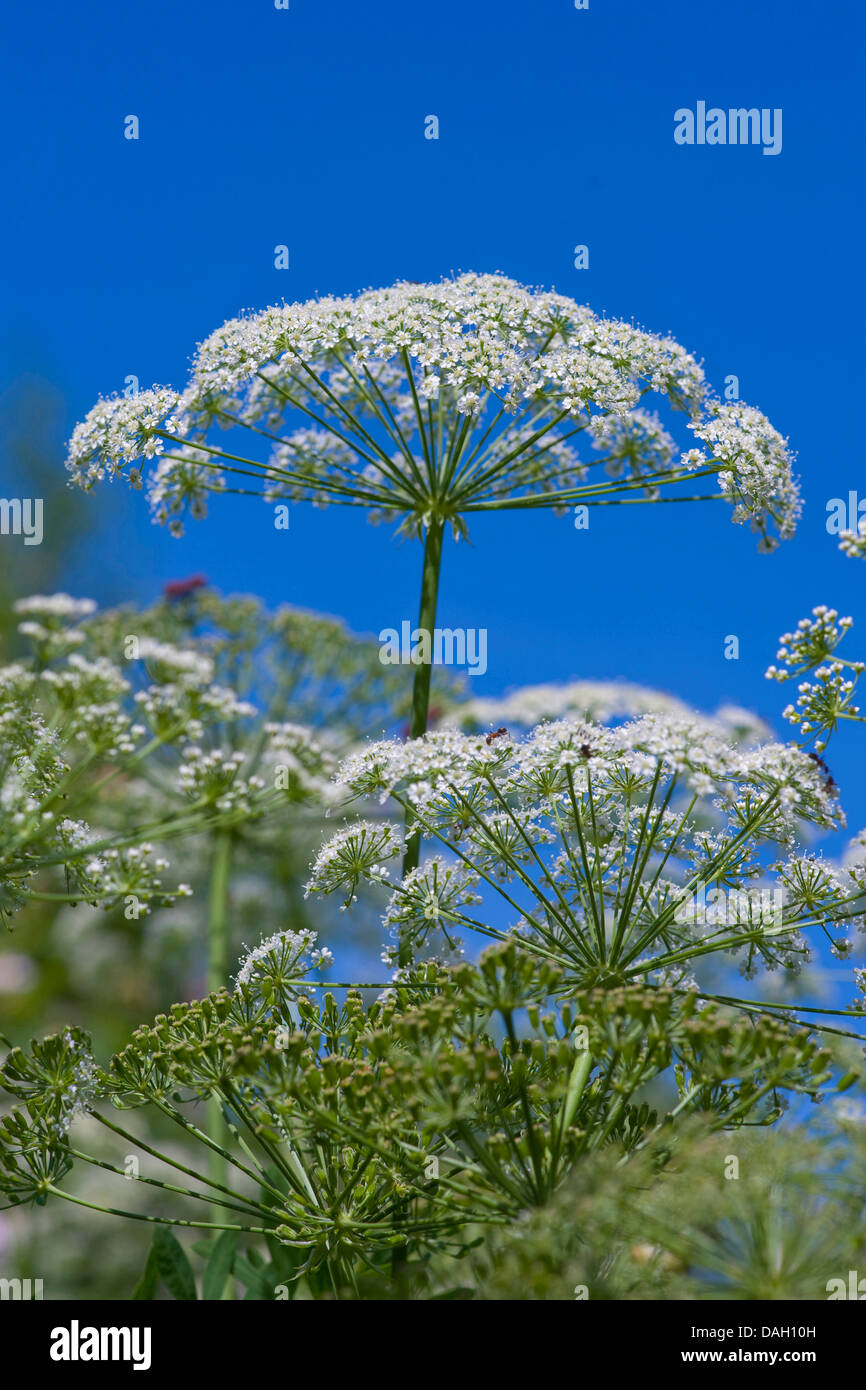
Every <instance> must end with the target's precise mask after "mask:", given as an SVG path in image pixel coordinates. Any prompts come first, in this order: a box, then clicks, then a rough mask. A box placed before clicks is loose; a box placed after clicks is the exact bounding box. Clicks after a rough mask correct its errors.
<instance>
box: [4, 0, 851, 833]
mask: <svg viewBox="0 0 866 1390" xmlns="http://www.w3.org/2000/svg"><path fill="white" fill-rule="evenodd" d="M6 28H7V40H6V44H5V48H6V52H7V56H6V72H5V75H4V81H3V83H2V84H0V107H2V119H3V130H4V135H5V139H4V145H5V146H6V150H5V161H6V171H5V186H6V188H7V190H8V191H9V192H10V197H9V200H8V204H7V214H6V217H5V218H4V225H3V231H2V237H3V240H4V243H5V245H4V248H3V249H4V254H3V265H4V267H5V269H6V271H7V277H8V282H9V283H8V287H7V291H6V293H5V295H4V300H5V303H6V313H7V318H8V320H9V323H10V326H11V330H12V331H11V333H10V334H8V335H7V337H6V346H5V347H4V349H3V351H2V356H0V369H2V379H3V384H4V386H8V385H9V384H10V383H13V382H14V381H15V380H16V379H17V378H19V377H20V376H21V374H22V373H32V374H35V375H37V376H40V377H42V378H44V379H46V380H48V381H50V382H51V383H52V384H53V385H54V386H55V387H56V388H57V389H58V390H59V392H60V393H61V394H62V398H63V401H64V403H65V416H66V419H65V432H66V433H68V432H69V430H70V429H71V427H72V425H73V424H74V422H75V421H76V420H77V419H78V418H80V417H81V416H82V415H83V414H84V413H85V412H86V411H87V410H88V409H89V408H90V406H91V405H92V404H93V402H94V401H95V399H96V397H97V396H98V395H99V394H100V393H101V392H102V393H106V394H107V393H109V392H111V391H113V390H118V389H122V387H123V383H124V379H125V378H126V377H127V376H128V375H130V374H134V375H136V376H137V377H138V378H139V380H140V382H141V383H142V385H143V386H144V385H149V384H151V383H152V382H170V383H172V384H176V385H181V384H182V382H183V380H184V378H185V375H186V369H187V366H188V359H189V356H190V354H191V352H192V350H193V348H194V346H195V344H196V342H197V341H199V340H200V339H201V338H203V337H204V336H205V335H206V334H207V333H208V332H210V331H211V330H212V329H213V328H215V327H216V326H218V325H219V324H220V323H221V322H222V321H223V320H224V319H225V318H226V317H230V316H232V315H234V314H236V313H237V312H238V311H239V310H240V309H242V308H245V307H255V308H257V307H262V306H264V305H265V304H267V303H270V302H274V301H279V300H280V299H283V298H286V299H290V300H292V299H304V298H308V297H310V296H312V295H314V294H316V293H329V294H330V293H344V292H350V291H354V290H357V289H361V288H364V287H366V286H370V285H379V284H387V283H390V282H391V281H393V280H395V279H397V278H401V277H404V276H405V277H408V278H411V279H416V280H425V279H438V278H439V277H440V276H441V275H443V274H449V273H451V272H452V271H459V270H469V269H473V270H502V271H504V272H506V273H507V274H509V275H512V276H514V277H515V278H516V279H519V280H522V281H525V282H527V283H532V284H540V285H544V286H554V287H555V288H556V289H557V290H558V291H560V292H561V293H565V294H568V295H572V296H573V297H574V298H576V299H577V300H579V301H581V302H587V303H589V304H591V305H592V307H593V308H594V309H596V310H598V311H603V312H606V313H609V314H613V315H617V316H622V317H626V318H634V319H635V320H636V321H638V322H640V323H642V324H643V325H644V326H646V327H647V328H650V329H653V330H656V331H670V332H672V333H673V334H674V336H675V337H677V338H678V339H679V341H681V342H682V343H683V344H684V345H685V346H686V347H687V348H689V349H690V350H691V351H693V352H694V353H695V354H696V355H697V356H698V357H700V358H702V359H703V360H704V364H705V368H706V370H707V373H708V375H709V377H710V379H711V380H712V381H713V382H714V384H715V385H716V386H717V387H721V386H722V384H723V382H724V378H725V377H726V376H727V375H728V374H732V373H733V374H736V375H737V376H738V378H739V382H740V393H741V396H742V397H743V399H745V400H747V401H748V402H749V403H751V404H754V405H757V406H759V407H760V408H761V409H762V410H764V411H765V412H766V413H767V414H768V415H769V417H770V419H771V420H772V421H773V423H774V424H775V425H776V426H777V428H779V429H780V430H781V431H782V433H783V434H786V435H787V436H788V437H789V438H790V441H791V444H792V446H793V447H794V448H795V449H796V450H797V452H798V455H799V472H800V474H801V477H802V482H803V488H804V494H805V500H806V507H805V511H804V515H803V519H802V522H801V527H800V530H799V533H798V535H797V537H796V539H795V540H794V541H793V542H789V543H788V544H787V545H785V546H784V547H783V548H782V549H780V550H779V551H777V552H776V553H775V554H774V555H771V556H762V555H759V554H758V553H757V550H756V544H755V538H754V536H752V535H751V534H750V533H749V532H747V531H746V530H744V529H743V528H740V527H733V526H732V525H731V523H730V521H729V514H728V509H727V507H726V506H725V505H724V504H721V503H720V504H713V505H703V506H695V507H657V508H650V507H648V508H606V509H600V510H597V511H594V512H593V514H592V523H591V527H590V530H589V531H588V532H577V531H575V529H574V528H573V526H572V525H571V523H570V521H569V520H568V519H565V520H561V519H557V518H555V517H553V516H552V515H547V514H541V513H527V514H520V513H514V514H510V515H504V516H501V517H492V518H485V519H483V520H480V521H478V522H476V524H475V525H474V526H473V528H472V540H473V545H472V546H471V547H470V548H464V547H460V548H459V549H457V550H455V549H454V548H453V547H452V546H449V547H448V548H447V551H446V556H445V563H444V568H443V582H442V601H441V609H440V613H441V619H442V622H443V623H447V624H449V625H455V626H456V625H460V626H465V627H478V626H484V627H486V628H487V629H488V634H489V636H488V670H487V673H486V675H484V676H483V677H481V676H480V677H477V678H476V680H475V682H474V683H475V684H476V686H477V688H478V690H479V691H483V692H486V693H494V692H499V691H504V690H505V689H507V688H509V687H511V686H514V685H516V684H520V683H524V682H536V681H540V680H556V679H568V678H571V677H586V678H599V679H611V678H616V677H623V678H627V679H630V680H634V681H639V682H641V683H644V684H647V685H655V686H658V687H660V688H664V689H668V690H671V691H673V692H674V693H676V694H678V695H680V696H682V697H684V698H686V699H688V700H691V701H692V702H694V703H695V704H696V705H698V706H700V707H703V708H713V707H715V705H717V704H718V703H719V702H721V701H726V700H730V701H734V702H736V703H740V704H743V705H746V706H749V707H751V708H754V709H756V710H758V711H759V712H761V713H762V714H764V715H765V716H766V717H768V718H770V719H775V720H776V722H777V727H781V725H780V723H779V721H778V713H779V711H780V709H781V706H782V704H783V703H784V699H785V698H787V692H786V691H783V690H782V689H781V688H780V687H777V686H774V685H770V684H769V683H767V682H765V681H764V680H763V678H762V673H763V670H764V669H765V667H766V665H767V664H768V662H769V661H770V660H772V658H773V657H774V655H775V647H776V638H777V636H778V634H779V633H780V632H781V631H783V630H785V629H786V628H788V627H790V626H791V625H792V624H793V623H795V622H796V620H797V619H798V618H799V617H800V616H802V615H804V614H805V613H807V612H808V611H809V609H810V608H811V607H812V606H813V605H814V604H816V603H819V602H827V603H830V604H833V605H835V606H837V607H838V608H839V609H840V610H841V611H843V612H848V613H851V615H852V616H853V617H854V619H855V624H856V626H855V629H854V633H853V634H852V636H851V637H850V638H849V639H848V642H849V644H850V646H851V649H852V654H855V653H854V650H853V649H854V648H855V647H857V648H858V650H859V651H861V652H866V603H864V602H863V598H862V594H863V580H864V577H866V570H864V568H863V567H862V563H858V562H854V561H851V560H846V559H845V558H844V557H843V556H841V555H840V554H839V552H838V550H837V548H836V542H835V539H834V538H833V537H832V536H829V535H828V534H827V532H826V529H825V520H826V505H827V501H828V499H830V498H832V497H834V496H847V493H848V491H849V489H857V488H858V486H859V485H860V480H861V476H862V460H861V458H860V457H859V456H858V450H857V449H856V447H852V437H854V436H855V430H854V429H853V428H852V421H853V420H855V419H856V414H855V412H856V411H857V407H858V403H859V401H860V400H861V399H862V391H863V365H862V360H863V355H862V331H863V329H862V325H863V322H864V307H866V306H864V297H866V296H864V285H863V276H862V272H861V242H862V220H863V219H862V214H863V192H862V175H861V173H860V169H861V157H860V149H859V143H858V142H859V132H860V129H861V124H862V123H861V115H860V103H859V100H858V95H859V92H860V91H861V90H862V87H863V74H862V72H861V71H860V70H859V68H860V66H862V59H860V58H859V56H858V50H862V46H863V45H862V40H863V36H864V29H866V24H864V19H863V14H862V11H861V9H860V7H859V6H858V5H857V4H856V3H854V0H824V3H822V4H821V5H816V6H802V5H801V6H794V5H791V4H790V3H788V2H787V0H786V3H782V0H778V3H777V2H776V0H727V3H725V4H724V5H721V4H719V3H705V0H689V3H687V4H684V3H682V0H678V2H677V3H674V2H673V0H652V3H649V0H646V2H642V0H590V7H589V10H587V11H577V10H575V8H574V5H573V3H572V0H532V2H531V3H530V2H529V0H526V3H520V4H518V3H514V2H513V0H512V2H511V3H494V2H493V0H476V3H472V4H467V3H466V0H460V3H457V0H440V3H437V4H435V5H428V4H422V5H414V6H409V5H406V4H405V3H398V0H381V2H380V3H377V4H373V5H371V4H367V5H358V4H355V3H349V0H291V6H290V9H289V10H288V11H277V10H275V9H274V7H273V4H272V3H270V0H244V2H243V3H241V0H236V2H235V3H228V0H207V3H205V0H185V3H183V4H180V5H178V4H177V3H154V0H142V2H141V3H139V4H137V5H135V6H118V5H115V4H108V3H98V2H97V3H91V4H89V5H88V6H86V7H85V8H84V9H83V10H82V9H81V8H80V7H73V6H68V5H65V4H60V3H52V2H49V3H43V4H41V5H39V6H38V7H23V6H21V7H16V9H15V11H14V13H12V14H11V15H10V16H9V18H8V19H7V25H6ZM698 100H706V102H707V104H708V105H711V106H712V105H717V106H720V107H723V108H727V107H731V106H757V107H759V108H764V107H766V108H773V109H775V108H781V109H782V110H783V113H784V123H783V131H784V139H783V148H782V152H781V154H779V155H778V156H776V157H766V156H764V155H763V154H762V152H761V150H760V148H753V147H718V148H711V147H706V146H705V147H681V146H678V145H676V144H675V143H674V140H673V130H674V112H675V110H676V109H677V108H679V107H685V106H689V107H694V105H695V103H696V102H697V101H698ZM130 113H133V114H136V115H137V116H138V117H139V120H140V139H139V140H138V141H128V140H125V139H124V138H123V122H124V118H125V116H127V115H128V114H130ZM431 113H433V114H436V115H437V116H438V117H439V121H440V138H439V140H438V141H428V140H425V139H424V134H423V132H424V118H425V116H427V115H428V114H431ZM283 243H284V244H286V245H288V247H289V249H290V259H291V264H290V269H289V270H287V271H278V270H276V269H275V268H274V247H275V245H277V244H283ZM577 244H586V245H587V246H588V247H589V254H590V265H589V269H588V270H582V271H578V270H576V269H575V268H574V266H573V248H574V247H575V245H577ZM57 467H58V470H59V469H61V467H62V455H61V452H60V451H59V450H58V457H57ZM863 491H864V495H866V487H864V488H863ZM93 505H94V507H99V509H100V510H99V527H98V529H97V531H96V533H95V534H91V535H89V536H88V538H87V541H86V544H82V546H81V547H80V550H79V553H77V554H76V556H75V557H74V559H73V560H71V561H70V564H69V568H68V576H67V578H66V587H67V588H69V589H70V590H71V591H73V592H76V593H89V594H93V595H94V596H96V597H98V598H99V599H101V600H102V601H104V602H113V601H119V600H123V599H128V598H139V599H142V600H146V599H149V598H151V597H153V596H155V595H156V594H157V593H158V592H159V590H160V588H161V586H162V584H163V583H164V582H165V581H166V580H168V579H172V578H177V577H182V576H184V575H188V574H190V573H192V572H194V571H203V572H204V573H205V574H207V575H208V576H209V578H210V579H211V581H212V582H213V583H214V584H216V585H218V586H219V587H221V588H223V589H224V590H227V591H238V590H241V591H245V592H253V593H256V594H259V595H260V596H262V597H263V598H265V599H266V600H268V601H271V602H276V601H278V600H281V599H286V600H289V601H292V602H295V603H299V604H303V605H305V606H308V607H313V608H319V609H322V610H325V611H329V612H333V613H339V614H341V615H342V616H344V617H345V618H346V619H347V620H348V622H349V623H350V624H351V625H352V626H353V627H354V628H356V629H358V630H362V631H378V630H379V629H380V628H382V627H384V626H390V625H391V624H392V623H394V622H395V621H396V620H397V619H399V618H402V617H414V614H415V610H416V586H417V576H418V570H419V562H420V554H419V551H418V547H417V545H416V544H415V543H412V542H406V543H404V544H402V545H397V544H395V543H393V542H392V541H391V539H390V538H389V535H388V533H387V532H386V531H384V530H382V529H377V528H373V527H371V526H369V525H368V524H367V523H366V522H365V521H364V520H363V517H362V516H361V515H360V514H357V513H354V512H341V511H340V510H339V509H329V510H327V511H325V512H321V511H315V510H313V509H310V508H304V507H303V506H295V507H293V509H292V516H291V526H290V530H289V532H288V533H283V532H275V531H274V530H273V527H272V522H271V517H270V514H269V513H268V512H267V511H266V509H265V508H264V507H263V505H262V504H261V503H257V502H256V501H254V500H252V499H249V500H248V499H225V500H224V501H223V502H217V503H216V504H215V505H214V507H213V509H212V517H211V519H210V520H209V521H208V522H207V523H205V524H203V525H198V526H196V525H191V526H190V527H189V528H188V531H187V535H186V537H185V538H184V539H183V540H181V541H174V540H172V539H171V538H170V537H169V536H168V535H167V533H165V532H163V531H162V530H159V529H158V528H156V527H153V526H152V525H151V524H150V523H149V520H148V518H147V516H146V512H145V508H144V506H143V505H142V499H141V498H140V497H138V496H136V495H134V494H131V493H130V492H129V491H128V490H127V489H126V488H125V487H119V486H118V487H114V488H112V489H110V490H104V491H103V496H102V497H101V499H100V500H98V501H96V500H95V501H94V502H93ZM45 544H46V545H50V544H52V534H51V518H50V515H49V517H48V518H47V530H46V540H45ZM728 634H736V635H737V636H738V637H739V639H740V659H739V660H738V661H728V660H725V659H724V654H723V649H724V639H725V637H726V636H727V635H728ZM860 639H862V647H861V646H859V642H860ZM783 697H784V698H783ZM854 734H855V735H857V736H855V737H848V738H845V739H843V740H840V742H839V745H838V748H835V749H834V750H833V754H832V756H831V759H830V761H831V765H832V767H833V771H834V773H835V775H836V777H837V780H838V781H839V782H840V783H841V785H842V789H843V793H844V795H845V800H846V803H847V805H848V807H849V813H850V820H851V824H852V828H857V827H858V826H859V825H861V824H863V823H866V792H864V791H863V790H861V789H860V787H859V786H858V783H859V782H860V781H861V780H862V779H861V777H860V771H861V768H862V754H861V751H860V750H861V747H862V745H861V742H860V739H859V731H854ZM840 760H841V761H840Z"/></svg>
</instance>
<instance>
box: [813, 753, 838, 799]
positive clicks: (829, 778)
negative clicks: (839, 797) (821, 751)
mask: <svg viewBox="0 0 866 1390" xmlns="http://www.w3.org/2000/svg"><path fill="white" fill-rule="evenodd" d="M809 757H810V758H811V759H812V762H813V763H817V765H818V767H819V768H820V769H821V771H822V772H823V773H824V790H825V792H835V791H836V779H835V777H834V776H833V774H832V773H831V771H830V769H829V767H828V766H827V764H826V763H825V762H824V759H823V758H820V757H819V756H818V754H817V753H810V754H809Z"/></svg>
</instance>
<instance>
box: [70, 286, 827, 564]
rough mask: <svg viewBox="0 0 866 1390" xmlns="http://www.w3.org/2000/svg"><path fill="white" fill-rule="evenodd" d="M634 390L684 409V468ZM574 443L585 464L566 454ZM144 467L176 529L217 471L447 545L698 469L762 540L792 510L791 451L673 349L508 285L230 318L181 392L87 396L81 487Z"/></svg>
mask: <svg viewBox="0 0 866 1390" xmlns="http://www.w3.org/2000/svg"><path fill="white" fill-rule="evenodd" d="M647 394H652V395H655V396H656V397H657V398H658V399H659V401H660V402H661V403H662V404H666V405H667V406H668V407H673V408H674V409H678V410H685V411H687V412H688V414H689V416H690V417H691V419H692V428H693V429H694V431H695V433H696V434H697V436H698V438H699V439H701V440H702V441H703V442H704V443H705V444H708V445H709V446H710V447H709V449H707V450H706V451H703V452H702V451H701V450H695V449H689V450H688V452H687V453H686V454H684V455H683V456H682V457H679V451H678V447H677V445H676V443H675V441H674V439H673V436H672V435H671V434H670V433H669V432H668V429H667V427H666V425H665V424H663V423H662V421H661V420H660V419H659V417H658V416H657V415H656V414H654V413H653V412H652V411H650V410H647V409H646V400H645V398H646V396H647ZM214 426H218V427H219V428H220V430H222V431H231V432H233V433H235V434H238V433H239V432H240V431H243V430H246V431H247V438H248V439H250V440H251V441H252V440H255V441H257V444H258V445H261V449H262V451H264V454H263V453H262V452H259V451H257V452H255V453H253V454H252V456H250V449H249V447H248V446H247V447H244V446H236V445H235V444H233V443H229V444H228V445H225V444H223V443H221V442H220V441H219V437H217V438H216V439H215V438H214V436H213V427H214ZM583 431H587V432H588V434H587V442H588V444H589V445H590V446H591V448H592V449H593V450H594V451H595V452H596V454H597V455H598V457H594V458H590V459H583V458H581V457H580V455H579V453H578V449H577V443H578V440H579V436H580V434H581V433H582V432H583ZM157 457H159V463H158V465H157V466H156V473H155V475H153V477H152V480H151V482H150V484H149V494H150V500H151V504H152V506H153V508H154V512H155V515H156V518H157V519H158V520H160V521H162V522H167V523H169V524H170V525H172V527H173V528H174V529H175V530H179V528H180V527H181V526H182V517H184V516H185V515H187V514H189V515H191V516H194V517H195V516H202V515H204V512H205V510H206V506H205V504H206V496H207V493H208V492H217V491H223V490H224V489H225V485H226V476H227V475H228V474H230V473H236V474H238V475H239V477H240V479H241V481H240V482H239V484H238V490H242V491H253V492H255V491H256V490H258V491H259V493H260V494H261V495H263V496H266V497H267V498H269V499H271V500H272V499H273V498H275V497H289V498H291V497H295V498H303V499H306V500H310V501H314V502H316V503H319V504H324V503H328V502H330V503H344V504H348V505H352V506H361V507H365V508H367V509H368V510H369V512H370V513H371V515H373V516H374V517H382V516H385V517H391V518H394V519H395V520H399V519H401V518H402V519H403V521H404V524H405V525H406V527H407V528H408V529H410V530H413V531H416V532H419V533H420V532H421V531H422V530H423V529H424V528H425V527H427V526H428V525H430V524H434V525H435V524H441V523H450V524H451V525H452V526H453V527H454V529H455V532H456V533H457V534H461V533H462V532H463V530H464V529H465V518H466V517H467V516H468V515H469V514H471V513H473V512H481V511H492V510H497V509H501V508H504V507H515V506H519V507H539V506H541V507H544V506H546V507H558V508H564V507H567V506H568V505H569V504H574V503H581V502H585V503H597V504H605V505H607V504H610V503H611V502H615V501H623V500H632V501H633V500H639V499H642V500H644V501H654V500H657V499H658V498H659V497H660V496H661V492H662V490H668V489H670V488H672V487H673V488H676V485H677V484H679V483H686V482H688V481H689V480H695V479H701V478H708V477H711V476H712V477H717V478H718V482H719V484H720V485H721V494H719V493H715V494H712V495H714V496H718V495H724V496H726V497H727V498H728V499H729V500H730V502H731V503H732V504H733V506H734V517H735V520H737V521H743V520H747V519H748V520H750V521H751V522H752V523H753V524H754V525H755V527H756V528H757V529H758V531H759V532H760V533H761V536H762V538H763V541H764V542H765V543H766V544H769V543H771V538H772V536H773V534H774V531H775V532H778V534H779V535H780V536H787V535H788V534H790V531H791V530H792V528H793V525H794V522H795V520H796V516H797V512H798V509H799V501H798V495H797V489H796V485H795V483H794V481H793V478H792V475H791V456H790V454H789V453H788V450H787V447H786V444H785V441H784V440H783V439H782V437H781V436H780V435H779V434H778V433H777V431H775V430H774V429H773V428H772V426H771V425H770V424H769V423H768V421H767V420H766V419H765V418H764V416H763V415H761V414H760V412H759V411H757V410H755V409H754V408H752V407H749V406H745V405H741V404H739V403H734V404H729V405H722V404H720V403H719V402H718V401H715V400H713V399H712V398H711V396H710V394H709V392H708V390H707V387H706V384H705V381H704V376H703V372H702V370H701V368H700V366H699V365H698V363H697V361H696V360H695V358H694V357H693V356H692V355H691V354H690V353H689V352H687V351H686V350H685V349H684V348H683V347H681V346H680V344H679V343H677V342H675V341H674V340H673V339H672V338H670V337H667V336H664V335H657V334H653V333H650V332H647V331H646V330H644V329H642V328H637V327H635V326H634V325H633V324H630V323H627V322H624V321H621V320H616V319H606V318H601V317H599V316H597V315H596V314H594V313H593V312H592V310H590V309H589V308H587V307H585V306H581V305H578V304H576V303H575V302H574V301H573V300H570V299H567V298H566V297H564V296H563V295H559V294H554V293H548V292H545V291H541V290H531V289H527V288H525V287H524V286H522V285H519V284H517V283H515V282H514V281H513V280H509V279H507V278H506V277H505V276H502V275H485V274H465V275H460V276H457V277H456V278H454V279H451V280H445V281H443V282H441V283H439V284H423V285H422V284H412V283H407V282H402V283H398V284H395V285H391V286H389V287H387V288H385V289H377V290H368V291H366V292H365V293H362V294H359V295H357V296H348V297H345V298H328V297H325V298H321V299H316V300H311V301H309V302H307V303H301V304H283V305H278V306H275V307H272V308H269V309H265V310H263V311H262V312H260V313H251V314H248V315H244V316H242V317H240V318H237V319H233V320H231V321H229V322H228V323H226V324H225V325H224V326H223V327H222V328H220V329H218V330H217V331H216V332H215V333H212V334H211V336H210V337H209V338H207V339H206V340H205V342H204V343H202V344H201V345H200V347H199V349H198V352H197V354H196V357H195V361H194V365H193V370H192V374H191V377H190V380H189V383H188V385H187V387H186V389H185V390H184V392H183V394H182V396H178V395H177V394H176V393H175V392H173V391H171V390H168V389H166V388H154V389H153V390H152V391H145V392H141V393H140V394H139V395H137V396H134V397H131V398H130V399H125V398H121V399H117V400H110V401H106V400H103V401H100V402H99V404H98V405H97V406H96V407H95V408H94V409H93V410H92V411H91V413H90V415H89V416H88V417H87V419H86V420H85V421H84V422H83V423H82V424H80V425H78V426H77V428H76V430H75V432H74V434H73V437H72V441H71V444H70V449H69V457H68V461H67V466H68V468H69V470H70V472H71V473H72V475H73V478H74V480H75V481H76V482H78V483H79V484H80V485H81V486H83V487H85V488H90V487H92V486H93V484H94V482H96V481H98V480H99V479H101V478H103V477H105V476H106V475H108V476H114V475H115V474H117V473H120V472H123V471H124V470H126V469H127V465H130V464H134V465H135V468H134V469H133V470H132V471H131V472H127V476H128V477H129V478H130V481H131V482H132V485H133V486H134V487H136V488H138V487H140V486H141V485H142V476H141V470H142V468H144V467H145V466H146V465H147V463H148V461H149V460H153V459H155V458H157ZM599 468H601V469H602V470H603V474H604V476H603V477H598V469H599ZM257 481H258V488H256V482H257ZM672 495H682V494H681V493H677V492H675V493H673V494H672Z"/></svg>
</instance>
